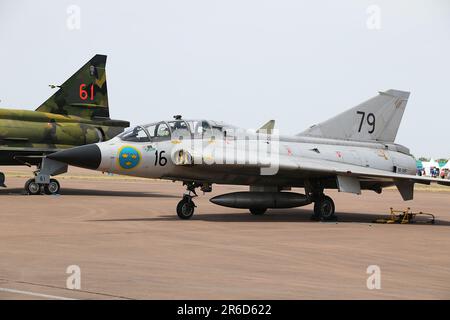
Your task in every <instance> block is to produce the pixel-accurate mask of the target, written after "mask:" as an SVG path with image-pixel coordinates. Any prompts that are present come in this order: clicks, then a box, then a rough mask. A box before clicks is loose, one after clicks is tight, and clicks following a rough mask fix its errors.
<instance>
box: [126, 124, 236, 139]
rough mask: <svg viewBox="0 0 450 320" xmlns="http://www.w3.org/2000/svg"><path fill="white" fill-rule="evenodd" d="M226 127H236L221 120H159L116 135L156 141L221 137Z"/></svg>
mask: <svg viewBox="0 0 450 320" xmlns="http://www.w3.org/2000/svg"><path fill="white" fill-rule="evenodd" d="M227 129H231V130H229V131H234V130H236V129H237V128H236V127H234V126H231V125H228V124H225V123H223V122H216V121H210V120H182V119H177V120H173V121H160V122H155V123H150V124H147V125H142V126H136V127H134V128H132V129H129V130H126V131H125V132H123V133H122V134H120V135H119V136H118V137H119V138H120V139H121V140H123V141H130V142H158V141H166V140H172V139H179V140H183V139H221V138H223V137H226V136H227Z"/></svg>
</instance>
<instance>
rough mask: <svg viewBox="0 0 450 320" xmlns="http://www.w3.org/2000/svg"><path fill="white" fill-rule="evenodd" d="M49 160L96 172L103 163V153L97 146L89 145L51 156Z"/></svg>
mask: <svg viewBox="0 0 450 320" xmlns="http://www.w3.org/2000/svg"><path fill="white" fill-rule="evenodd" d="M47 158H49V159H52V160H56V161H59V162H63V163H67V164H69V165H71V166H75V167H80V168H86V169H92V170H96V169H97V168H98V167H99V166H100V162H101V161H102V153H101V151H100V148H99V147H98V146H97V144H88V145H85V146H79V147H74V148H70V149H66V150H62V151H58V152H55V153H52V154H49V155H48V156H47Z"/></svg>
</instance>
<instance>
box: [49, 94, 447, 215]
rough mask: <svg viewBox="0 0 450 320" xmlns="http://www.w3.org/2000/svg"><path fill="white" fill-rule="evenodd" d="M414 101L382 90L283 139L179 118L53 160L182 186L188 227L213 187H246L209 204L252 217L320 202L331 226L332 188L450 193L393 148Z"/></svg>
mask: <svg viewBox="0 0 450 320" xmlns="http://www.w3.org/2000/svg"><path fill="white" fill-rule="evenodd" d="M408 98H409V92H404V91H399V90H387V91H385V92H379V94H378V95H377V96H375V97H373V98H371V99H369V100H367V101H365V102H363V103H361V104H359V105H357V106H356V107H354V108H351V109H349V110H347V111H345V112H343V113H341V114H339V115H337V116H335V117H333V118H331V119H329V120H327V121H325V122H322V123H320V124H317V125H314V126H311V127H310V128H308V129H306V130H305V131H303V132H301V133H299V134H297V135H294V136H280V135H278V134H277V133H276V132H275V130H274V128H273V126H274V122H273V121H269V122H268V123H267V124H265V125H264V126H263V127H262V128H260V129H259V130H257V131H249V130H245V129H239V128H236V127H234V126H232V125H228V124H225V123H222V122H217V121H210V120H203V119H200V120H184V119H182V117H181V116H175V119H174V120H171V121H160V122H155V123H151V124H147V125H140V126H136V127H135V128H132V129H129V130H127V131H125V132H124V133H122V134H120V135H118V136H117V137H115V138H113V139H111V140H110V141H107V142H99V143H95V144H90V145H85V146H80V147H76V148H72V149H67V150H63V151H60V152H56V153H53V154H51V155H48V158H50V159H52V160H54V161H57V162H63V163H67V164H69V165H74V166H78V167H82V168H89V169H93V170H99V171H103V172H110V173H115V174H122V175H131V176H138V177H146V178H159V179H167V180H173V181H181V182H183V184H184V185H185V186H186V192H185V194H184V195H183V197H182V199H181V201H180V202H179V203H178V205H177V207H176V212H177V214H178V216H179V217H180V218H182V219H189V218H190V217H191V216H192V215H193V213H194V209H195V207H196V206H195V204H194V201H193V198H194V197H195V196H197V194H196V189H197V188H200V189H201V190H202V191H204V192H209V191H211V190H212V185H213V184H230V185H247V186H249V191H245V192H233V193H228V194H224V195H219V196H216V197H213V198H212V199H210V201H211V202H213V203H215V204H218V205H222V206H227V207H232V208H242V209H249V211H250V212H251V213H252V214H255V215H260V214H264V213H265V212H266V210H267V209H270V208H292V207H299V206H304V205H308V204H311V203H313V204H314V213H313V216H312V218H313V219H322V220H332V219H335V205H334V202H333V200H332V199H331V198H330V197H329V196H327V195H325V193H324V190H326V189H338V190H339V191H341V192H349V193H354V194H361V191H362V190H372V191H374V192H376V193H382V190H383V189H384V188H386V187H390V186H396V187H397V189H398V191H399V192H400V194H401V196H402V197H403V199H404V200H411V199H413V192H414V184H415V183H419V184H430V183H432V182H435V183H438V184H442V185H448V186H449V185H450V180H443V179H434V178H428V177H422V176H417V175H416V161H415V159H414V157H413V156H412V155H411V153H410V151H409V149H408V148H406V147H405V146H402V145H400V144H396V143H395V142H394V141H395V137H396V135H397V131H398V129H399V126H400V122H401V119H402V116H403V113H404V110H405V107H406V104H407V101H408ZM292 188H304V190H305V193H304V194H300V193H297V192H292V191H291V189H292Z"/></svg>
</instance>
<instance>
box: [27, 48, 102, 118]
mask: <svg viewBox="0 0 450 320" xmlns="http://www.w3.org/2000/svg"><path fill="white" fill-rule="evenodd" d="M105 67H106V56H105V55H101V54H96V55H95V56H94V57H93V58H92V59H91V60H89V61H88V62H87V63H86V64H85V65H84V66H83V67H81V69H80V70H78V71H77V72H75V74H73V75H72V76H71V77H70V78H69V79H67V80H66V81H65V82H64V83H63V84H62V85H60V86H58V88H59V89H58V91H56V92H55V94H54V95H52V96H51V97H50V98H49V99H48V100H47V101H45V102H44V103H43V104H42V105H41V106H40V107H39V108H37V109H36V111H40V112H49V113H56V114H62V115H71V116H78V117H81V118H85V119H109V109H108V91H107V87H106V71H105Z"/></svg>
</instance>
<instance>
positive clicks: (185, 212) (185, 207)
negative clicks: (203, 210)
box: [177, 194, 196, 220]
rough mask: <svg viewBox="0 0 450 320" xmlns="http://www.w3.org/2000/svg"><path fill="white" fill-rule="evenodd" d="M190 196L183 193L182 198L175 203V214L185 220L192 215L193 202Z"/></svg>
mask: <svg viewBox="0 0 450 320" xmlns="http://www.w3.org/2000/svg"><path fill="white" fill-rule="evenodd" d="M192 198H193V197H192V196H191V195H187V194H185V195H184V196H183V199H181V201H180V202H178V205H177V215H178V217H179V218H180V219H183V220H187V219H190V218H191V217H192V216H193V215H194V210H195V207H196V205H195V203H194V201H192Z"/></svg>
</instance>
